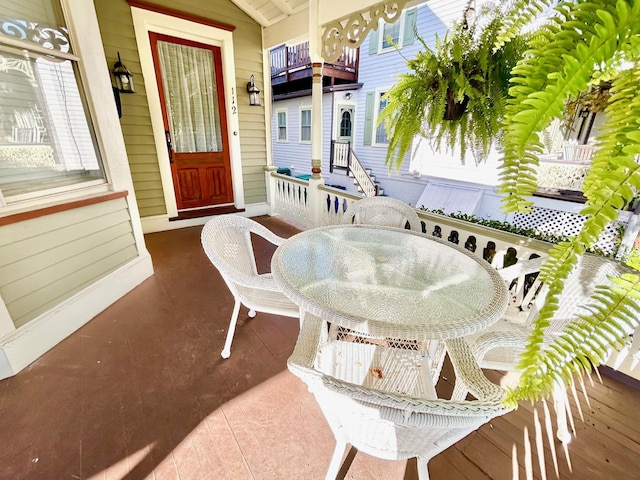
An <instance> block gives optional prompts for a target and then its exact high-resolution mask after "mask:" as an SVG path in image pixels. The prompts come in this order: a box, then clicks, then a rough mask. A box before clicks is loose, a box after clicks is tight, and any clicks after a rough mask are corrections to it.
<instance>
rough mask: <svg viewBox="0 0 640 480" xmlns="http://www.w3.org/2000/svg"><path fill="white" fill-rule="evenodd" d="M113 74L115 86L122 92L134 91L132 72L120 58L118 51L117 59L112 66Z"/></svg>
mask: <svg viewBox="0 0 640 480" xmlns="http://www.w3.org/2000/svg"><path fill="white" fill-rule="evenodd" d="M113 76H114V77H116V86H117V87H118V90H119V91H120V92H122V93H136V92H135V90H134V88H133V74H132V73H131V72H130V71H129V69H128V68H127V67H125V66H124V64H123V63H122V61H121V60H120V52H118V61H117V62H116V63H115V65H114V66H113Z"/></svg>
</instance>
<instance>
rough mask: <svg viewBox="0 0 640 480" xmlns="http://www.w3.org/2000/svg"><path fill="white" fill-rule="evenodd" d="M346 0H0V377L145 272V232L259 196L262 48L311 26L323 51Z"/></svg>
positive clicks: (265, 119) (250, 210)
mask: <svg viewBox="0 0 640 480" xmlns="http://www.w3.org/2000/svg"><path fill="white" fill-rule="evenodd" d="M350 3H351V2H344V1H343V0H340V1H338V0H322V1H321V2H318V1H315V0H314V1H307V0H267V1H263V2H259V4H258V3H257V2H246V1H244V0H234V1H231V0H182V1H181V2H179V3H177V2H172V1H170V0H145V1H142V0H93V1H91V0H30V1H27V2H25V1H18V0H4V1H3V2H2V9H1V10H0V16H1V17H2V22H0V47H1V48H0V91H1V94H0V378H5V377H7V376H10V375H13V374H15V373H16V372H17V371H19V370H20V369H22V368H24V367H25V366H27V365H28V364H29V363H31V362H32V361H34V360H35V359H36V358H38V357H39V356H40V355H41V354H42V353H44V352H45V351H47V350H48V349H49V348H51V347H52V346H54V345H55V344H56V343H58V342H60V341H61V340H62V339H64V338H65V337H66V336H68V335H69V334H71V333H72V332H73V331H74V330H76V329H77V328H79V327H81V326H82V325H83V324H85V323H86V322H88V321H89V320H90V319H91V318H93V317H94V316H95V315H96V314H97V313H99V312H100V311H101V310H103V309H105V308H107V307H108V306H109V305H111V304H112V303H114V302H115V301H116V300H117V299H118V298H120V297H122V296H123V295H125V294H126V293H127V292H129V291H130V290H131V289H133V288H134V287H135V286H136V285H138V284H139V283H141V282H142V281H144V280H145V279H146V278H148V277H150V276H151V275H153V266H152V261H151V258H150V256H149V253H148V251H147V249H146V247H145V242H144V236H143V233H147V232H153V231H159V230H165V229H172V228H181V227H185V226H191V225H200V224H203V223H204V222H205V221H206V220H207V216H210V215H213V214H218V213H226V212H243V214H244V215H248V216H252V215H260V214H265V213H267V212H268V211H269V208H268V204H267V187H266V177H265V167H268V166H269V165H270V164H271V158H270V151H271V145H270V144H271V135H270V132H271V126H270V118H269V115H270V110H269V105H270V101H271V99H270V92H269V91H268V89H265V88H264V85H265V78H266V80H267V82H268V78H269V76H268V74H267V75H265V73H264V66H263V61H264V58H265V56H266V54H267V52H268V50H269V49H271V48H272V47H275V46H277V45H279V44H282V43H283V42H287V41H290V40H291V39H294V38H300V37H303V36H305V35H306V36H309V34H310V32H313V36H312V37H311V38H312V39H313V44H314V45H315V46H316V48H315V50H314V52H316V51H317V52H321V51H323V44H322V33H323V27H322V25H325V24H326V25H331V24H332V22H337V21H343V20H345V19H347V18H348V17H349V16H350V15H352V14H355V13H356V12H354V11H353V8H354V7H353V6H352V5H350ZM357 3H358V9H359V12H358V15H359V14H360V13H361V12H363V13H366V14H367V15H369V14H370V12H369V9H370V8H372V7H373V6H374V5H376V4H377V5H378V6H380V5H381V4H382V5H383V6H384V7H385V8H386V5H385V2H376V1H367V0H365V1H359V2H357ZM389 3H394V4H395V3H396V2H389ZM401 3H403V4H404V2H401ZM376 11H379V9H378V10H376ZM365 23H366V21H365ZM316 58H320V55H319V54H318V55H317V57H316ZM117 62H118V63H120V67H122V65H124V66H125V67H126V69H128V70H129V72H130V73H131V74H132V76H128V73H127V70H126V69H121V72H122V74H123V77H122V78H123V79H124V81H125V84H124V85H123V84H120V85H119V86H120V88H121V90H122V92H114V85H115V84H116V78H115V77H114V75H113V70H114V67H115V66H116V63H117ZM184 72H189V73H188V74H187V73H184ZM119 78H120V77H119ZM251 79H253V80H254V81H255V85H254V87H255V88H257V89H259V90H261V91H262V97H263V100H262V102H261V103H258V104H257V105H250V101H249V98H250V97H249V93H248V83H249V82H250V80H251ZM131 82H133V83H131ZM127 85H129V86H130V85H133V87H134V88H133V91H134V93H125V92H126V91H130V90H131V88H128V87H127ZM254 93H255V92H254ZM119 113H121V117H120V118H119ZM304 115H305V114H304V113H302V116H303V117H304V118H303V124H304V125H303V126H302V127H301V132H302V135H303V136H304V137H305V138H316V137H317V134H311V133H310V132H309V128H308V124H309V118H308V117H305V116H304ZM307 161H310V159H309V158H308V157H307ZM176 321H177V322H179V321H182V319H181V318H180V312H176Z"/></svg>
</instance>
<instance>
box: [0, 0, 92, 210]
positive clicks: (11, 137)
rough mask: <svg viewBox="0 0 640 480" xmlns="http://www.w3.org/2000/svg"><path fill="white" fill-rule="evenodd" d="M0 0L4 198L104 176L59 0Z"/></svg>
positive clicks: (0, 176) (0, 164)
mask: <svg viewBox="0 0 640 480" xmlns="http://www.w3.org/2000/svg"><path fill="white" fill-rule="evenodd" d="M38 4H39V8H37V9H36V8H34V5H33V4H32V2H24V1H22V2H17V1H7V0H0V193H1V194H2V197H3V199H4V202H5V203H7V204H9V203H12V202H16V201H20V200H23V199H29V198H34V197H38V196H42V195H47V194H50V193H57V192H60V191H65V190H69V189H74V188H78V187H83V186H88V185H92V184H100V183H104V182H105V173H104V169H103V167H102V163H101V160H100V156H99V154H98V149H97V148H96V142H95V135H94V133H93V128H92V126H91V123H90V121H89V115H88V111H87V108H86V103H85V101H84V97H83V93H82V88H81V83H80V79H79V75H78V63H79V61H80V59H79V58H78V57H77V56H76V55H74V53H73V50H72V48H71V40H70V38H69V33H68V31H67V28H66V26H65V23H64V19H63V16H62V13H61V9H60V5H59V3H58V1H57V0H41V1H39V2H38Z"/></svg>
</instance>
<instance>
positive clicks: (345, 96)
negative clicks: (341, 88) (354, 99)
mask: <svg viewBox="0 0 640 480" xmlns="http://www.w3.org/2000/svg"><path fill="white" fill-rule="evenodd" d="M352 95H353V94H352V93H351V92H347V93H345V94H344V98H346V99H347V100H351V96H352Z"/></svg>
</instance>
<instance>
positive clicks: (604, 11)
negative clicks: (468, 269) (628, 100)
mask: <svg viewBox="0 0 640 480" xmlns="http://www.w3.org/2000/svg"><path fill="white" fill-rule="evenodd" d="M628 3H631V5H629V4H628ZM556 12H557V16H556V17H554V19H553V21H552V22H550V23H548V24H545V25H544V26H543V27H542V28H541V30H540V31H539V32H538V34H537V35H536V37H535V39H534V40H533V41H532V42H531V49H530V50H529V51H528V52H527V54H526V56H525V58H524V59H523V60H522V61H521V62H520V63H519V64H518V65H517V66H516V67H515V68H514V69H513V71H512V74H513V77H512V85H513V86H512V88H511V89H510V94H511V95H513V98H512V100H511V101H510V103H509V106H508V107H507V111H506V115H505V123H506V124H507V127H506V138H505V145H504V149H503V160H502V162H503V166H502V180H501V182H502V184H501V186H500V188H499V192H500V193H503V194H506V198H505V200H504V202H503V205H504V208H505V209H506V210H507V211H517V210H519V209H523V208H525V209H526V208H527V206H529V205H530V201H528V200H527V199H526V197H527V196H529V195H531V193H532V192H533V191H534V189H535V186H534V182H532V181H531V178H527V179H525V180H524V181H521V180H520V179H519V178H518V174H517V172H519V171H520V170H521V169H522V167H523V166H524V165H526V164H528V163H531V161H532V160H531V156H530V155H527V153H535V152H537V151H540V149H541V148H542V143H541V142H540V139H539V136H538V132H540V131H542V130H543V129H544V128H545V127H546V125H548V123H549V122H550V121H551V120H552V119H553V118H560V116H561V113H562V111H563V108H564V104H565V102H566V101H567V100H568V99H569V98H571V97H575V96H577V95H578V93H579V92H580V91H583V90H586V88H587V86H588V85H589V84H590V82H592V80H593V78H594V77H597V76H598V72H600V70H601V69H603V68H604V69H605V70H606V69H607V68H609V67H611V65H613V64H614V63H616V62H617V61H619V59H620V56H624V55H623V54H622V53H620V52H624V53H626V52H629V51H631V50H633V49H634V48H635V44H636V43H637V36H638V33H639V32H640V2H638V1H637V0H635V1H634V2H625V1H622V0H621V1H618V2H617V3H612V2H609V1H606V0H592V1H590V2H576V3H569V2H563V3H561V4H560V5H558V6H557V7H556Z"/></svg>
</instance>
